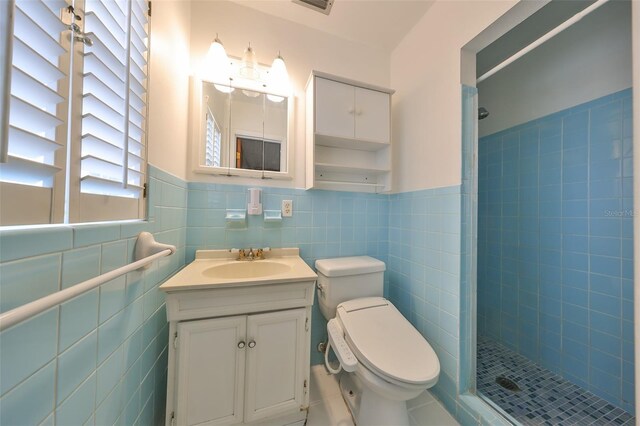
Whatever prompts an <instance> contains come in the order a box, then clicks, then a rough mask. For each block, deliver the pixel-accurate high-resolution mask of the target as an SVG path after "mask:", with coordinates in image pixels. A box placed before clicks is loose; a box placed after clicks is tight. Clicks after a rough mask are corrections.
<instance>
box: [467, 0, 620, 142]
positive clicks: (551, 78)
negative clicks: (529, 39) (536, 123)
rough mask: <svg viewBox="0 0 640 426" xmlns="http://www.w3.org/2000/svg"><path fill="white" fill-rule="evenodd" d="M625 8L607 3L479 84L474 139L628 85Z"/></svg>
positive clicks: (618, 4)
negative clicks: (481, 112) (480, 112)
mask: <svg viewBox="0 0 640 426" xmlns="http://www.w3.org/2000/svg"><path fill="white" fill-rule="evenodd" d="M630 6H631V5H630V2H618V1H612V2H609V3H608V4H606V5H604V6H602V7H601V8H600V9H598V10H596V11H595V12H593V13H592V14H590V15H588V16H587V17H586V18H584V19H583V20H582V21H580V22H578V23H577V24H575V25H573V26H572V27H570V28H568V29H567V30H565V31H563V32H562V33H560V34H558V35H557V36H556V37H554V38H553V39H551V40H549V41H548V42H546V43H545V44H543V45H541V46H540V47H538V48H537V49H535V50H533V51H531V52H530V53H528V54H527V55H525V56H523V57H522V58H520V59H519V60H517V61H516V62H514V63H512V64H511V65H510V66H508V67H506V68H505V69H503V70H501V71H499V72H498V73H497V74H495V75H494V76H493V77H490V78H489V79H488V80H485V81H483V82H482V83H480V84H479V85H478V102H479V105H481V106H483V107H485V108H487V109H488V110H489V112H490V115H489V117H487V118H486V119H484V120H482V121H480V123H479V132H480V136H485V135H489V134H492V133H495V132H497V131H500V130H504V129H508V128H509V127H512V126H515V125H517V124H521V123H525V122H527V121H530V120H533V119H536V118H539V117H543V116H545V115H548V114H551V113H554V112H557V111H561V110H563V109H566V108H570V107H572V106H575V105H578V104H581V103H584V102H587V101H590V100H592V99H596V98H599V97H601V96H605V95H608V94H610V93H613V92H617V91H619V90H623V89H627V88H629V87H631V85H632V81H631V80H632V70H631V54H630V53H631V16H630Z"/></svg>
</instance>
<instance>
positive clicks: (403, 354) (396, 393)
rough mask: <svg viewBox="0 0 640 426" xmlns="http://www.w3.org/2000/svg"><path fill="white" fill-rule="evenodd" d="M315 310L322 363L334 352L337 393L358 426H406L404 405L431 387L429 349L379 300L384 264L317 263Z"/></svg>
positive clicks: (433, 362) (362, 259)
mask: <svg viewBox="0 0 640 426" xmlns="http://www.w3.org/2000/svg"><path fill="white" fill-rule="evenodd" d="M316 270H317V273H318V285H317V290H318V305H319V307H320V311H321V312H322V314H323V315H324V317H325V318H326V319H327V321H329V324H328V326H327V330H328V332H329V344H328V345H327V346H328V347H327V354H325V362H326V364H327V368H328V369H329V371H331V372H332V373H337V372H339V369H338V370H336V369H334V368H333V367H332V366H331V365H330V364H329V361H328V352H329V351H334V352H335V354H336V356H337V357H338V360H339V361H340V363H341V367H342V368H343V369H344V370H345V371H346V372H347V374H344V373H343V374H342V375H341V377H340V389H341V392H342V396H343V398H344V399H345V401H346V402H347V405H348V407H349V409H350V411H351V414H352V416H353V418H354V420H355V422H356V424H358V425H360V426H369V425H397V426H401V425H408V424H409V416H408V413H407V405H406V401H408V400H410V399H413V398H415V397H417V396H418V395H420V393H422V392H423V391H424V390H426V389H428V388H430V387H432V386H434V385H435V384H436V382H437V381H438V375H439V374H440V362H439V361H438V357H437V356H436V353H435V352H434V350H433V348H432V347H431V346H430V345H429V343H428V342H427V341H426V340H425V339H424V337H423V336H422V335H421V334H420V333H419V332H418V330H416V329H415V328H414V327H413V326H412V325H411V323H409V321H407V320H406V318H404V317H403V316H402V314H401V313H400V312H399V311H398V309H396V307H395V306H393V304H392V303H391V302H389V301H388V300H386V299H385V298H383V297H382V295H383V285H384V271H385V264H384V262H381V261H380V260H377V259H374V258H372V257H369V256H357V257H342V258H336V259H322V260H317V261H316Z"/></svg>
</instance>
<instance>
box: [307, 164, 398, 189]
mask: <svg viewBox="0 0 640 426" xmlns="http://www.w3.org/2000/svg"><path fill="white" fill-rule="evenodd" d="M316 172H320V173H323V172H324V173H342V174H357V175H376V176H377V175H382V174H385V173H388V172H389V170H388V169H378V168H372V167H354V166H342V165H339V164H330V163H316ZM383 186H384V185H383Z"/></svg>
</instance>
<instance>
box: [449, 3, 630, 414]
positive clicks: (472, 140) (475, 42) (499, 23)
mask: <svg viewBox="0 0 640 426" xmlns="http://www.w3.org/2000/svg"><path fill="white" fill-rule="evenodd" d="M546 3H547V1H541V2H537V5H536V4H534V2H525V1H521V2H519V3H517V4H516V5H515V6H514V7H513V8H511V9H510V10H509V11H508V12H507V13H505V14H504V15H503V16H502V17H500V18H499V19H497V20H496V21H495V22H494V23H493V24H492V25H490V26H489V27H487V28H486V29H485V30H484V31H483V32H482V33H480V34H479V35H478V36H476V37H475V38H474V39H472V40H471V41H470V42H469V43H467V44H466V45H465V46H463V47H462V49H461V78H460V80H461V83H462V84H461V98H462V105H461V106H462V114H461V128H462V138H461V153H462V170H461V178H462V190H461V247H462V251H461V253H462V255H461V259H460V260H461V263H460V265H461V271H460V280H461V282H460V284H461V291H460V295H461V297H460V348H459V349H460V358H459V370H458V371H459V382H458V386H459V387H458V390H459V400H458V402H459V404H460V406H461V407H463V408H465V409H466V410H467V411H469V412H471V413H474V414H475V415H476V416H478V419H479V420H481V421H482V422H483V423H485V422H486V423H489V424H497V423H498V422H500V423H503V424H510V421H509V420H508V417H507V416H505V414H504V412H502V410H500V409H499V408H498V407H497V406H496V405H495V404H493V403H492V402H490V401H487V400H486V399H485V398H483V397H480V396H479V395H478V394H477V391H476V373H477V371H476V370H477V366H476V347H477V250H478V245H477V213H478V182H477V176H478V162H477V159H478V157H477V153H478V119H477V114H476V115H475V116H474V115H473V111H477V108H478V92H477V88H476V81H475V78H476V54H477V53H478V52H479V51H480V50H482V49H483V48H485V47H486V46H488V45H489V44H491V43H492V42H493V41H495V40H496V39H497V38H499V37H501V36H502V35H503V34H505V33H506V32H508V31H509V30H511V29H512V28H514V27H515V26H516V25H518V24H519V23H520V22H521V21H523V20H524V19H526V18H527V17H529V16H531V15H533V14H534V13H535V12H536V11H537V10H538V9H540V8H541V7H543V6H544V5H545V4H546ZM631 7H632V17H631V19H632V23H631V27H632V56H633V59H632V73H633V102H632V103H633V129H634V130H635V131H634V133H633V166H634V170H636V171H640V1H638V0H633V1H631ZM471 94H472V96H471V97H469V95H471ZM465 165H466V169H465ZM633 186H634V215H633V217H634V219H633V223H634V243H633V245H634V259H633V260H634V286H633V288H634V347H635V359H636V362H635V406H636V407H640V362H639V359H640V357H639V355H640V309H637V308H636V307H640V172H639V173H634V176H633ZM465 197H467V198H466V199H465ZM465 244H470V253H469V252H465ZM467 247H469V246H467ZM636 424H638V425H640V421H639V422H637V423H636Z"/></svg>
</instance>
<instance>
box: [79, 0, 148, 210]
mask: <svg viewBox="0 0 640 426" xmlns="http://www.w3.org/2000/svg"><path fill="white" fill-rule="evenodd" d="M147 10H148V6H147V2H146V1H144V0H130V1H122V0H118V1H114V0H86V2H85V24H84V25H85V27H84V32H85V34H86V35H87V36H88V37H90V38H91V40H92V41H93V45H92V46H85V51H84V56H83V75H84V84H83V98H82V142H81V172H80V175H81V176H80V181H81V192H82V193H87V194H101V195H107V196H115V197H125V198H139V197H140V196H141V191H142V189H143V185H144V173H145V169H144V165H145V161H144V159H145V155H146V153H145V120H146V85H147V54H148V22H147Z"/></svg>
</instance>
